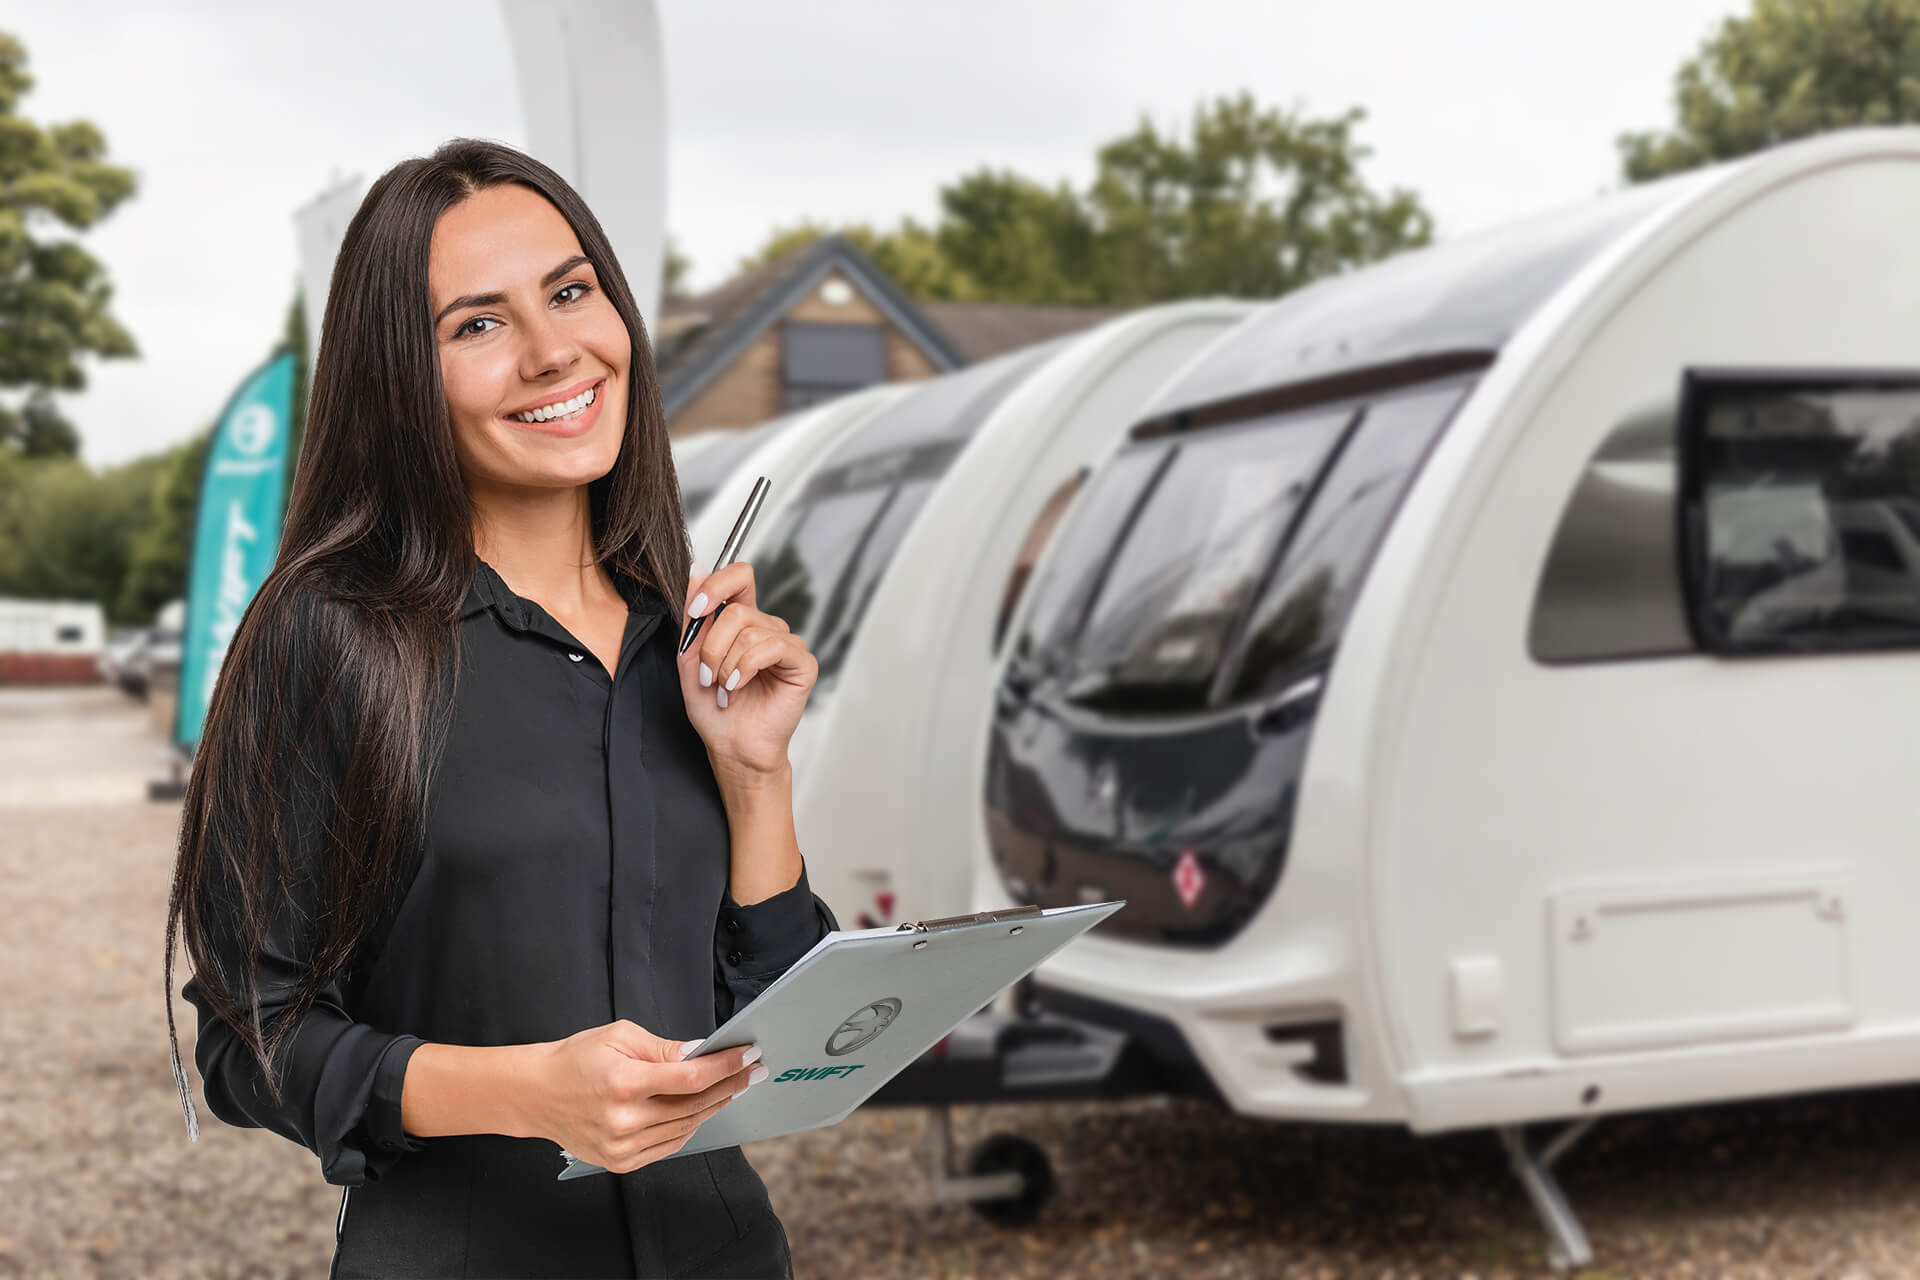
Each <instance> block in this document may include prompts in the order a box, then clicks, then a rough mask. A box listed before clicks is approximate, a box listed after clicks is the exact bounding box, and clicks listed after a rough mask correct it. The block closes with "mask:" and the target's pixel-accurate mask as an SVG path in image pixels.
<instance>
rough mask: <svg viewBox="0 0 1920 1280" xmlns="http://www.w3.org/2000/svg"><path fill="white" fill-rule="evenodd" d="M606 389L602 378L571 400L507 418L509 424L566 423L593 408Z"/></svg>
mask: <svg viewBox="0 0 1920 1280" xmlns="http://www.w3.org/2000/svg"><path fill="white" fill-rule="evenodd" d="M606 387H607V380H606V379H605V378H602V379H600V381H598V382H596V383H594V384H593V385H592V386H590V387H588V388H587V389H586V390H585V391H582V392H581V393H580V394H579V395H577V396H574V397H573V398H572V399H571V400H557V401H555V402H554V403H552V404H546V405H541V406H540V407H539V408H538V409H529V410H528V411H527V412H525V413H509V414H507V415H505V416H506V419H507V421H509V422H526V423H538V422H565V421H567V420H568V419H569V418H577V417H579V416H580V415H581V414H583V413H585V412H586V411H587V410H589V409H591V408H593V406H594V404H595V403H596V402H597V401H598V400H599V399H600V396H601V394H602V393H603V392H605V390H606Z"/></svg>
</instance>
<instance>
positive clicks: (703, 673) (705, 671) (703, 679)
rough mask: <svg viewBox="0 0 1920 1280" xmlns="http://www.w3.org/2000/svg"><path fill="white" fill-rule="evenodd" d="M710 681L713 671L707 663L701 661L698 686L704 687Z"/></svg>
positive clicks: (710, 682) (711, 680)
mask: <svg viewBox="0 0 1920 1280" xmlns="http://www.w3.org/2000/svg"><path fill="white" fill-rule="evenodd" d="M712 683H713V672H712V670H711V669H709V668H708V666H707V664H706V663H704V662H703V663H701V664H700V687H701V688H702V689H704V688H706V687H707V686H708V685H710V684H712Z"/></svg>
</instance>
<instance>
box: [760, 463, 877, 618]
mask: <svg viewBox="0 0 1920 1280" xmlns="http://www.w3.org/2000/svg"><path fill="white" fill-rule="evenodd" d="M890 492H891V490H889V489H886V488H872V489H854V490H850V491H842V492H840V493H837V494H834V495H833V496H831V497H828V498H826V499H824V500H822V501H819V502H814V503H806V504H801V505H798V506H794V507H790V508H788V510H787V512H786V515H785V518H784V519H782V520H781V521H780V523H779V524H778V525H776V526H775V527H774V528H773V529H771V530H769V531H768V534H767V543H766V545H768V546H770V547H773V548H775V550H774V551H773V552H772V554H771V555H770V556H769V557H768V558H767V560H766V562H765V564H764V565H763V566H756V568H755V570H754V577H755V578H756V580H757V582H758V586H759V589H758V591H757V592H756V593H755V594H756V595H757V596H758V598H759V602H760V608H761V609H762V610H764V611H765V612H767V613H771V614H773V615H775V616H776V617H778V618H781V619H783V620H784V621H785V622H786V624H787V625H788V626H789V627H791V628H793V630H794V633H795V634H797V635H809V634H811V632H812V630H813V628H815V627H818V626H820V625H822V624H823V623H830V622H831V621H832V619H831V617H830V616H829V615H830V613H831V612H833V610H832V609H831V608H830V601H831V599H832V597H833V594H834V588H835V587H836V586H837V585H838V584H839V582H840V580H841V578H842V577H843V576H844V575H845V573H846V568H847V565H848V563H849V562H850V561H851V560H852V559H853V557H854V556H855V555H856V554H857V553H858V552H859V549H860V542H861V535H862V534H863V533H865V532H866V530H867V529H868V527H869V526H870V525H872V523H873V520H874V517H875V516H877V515H878V514H879V512H880V507H881V505H882V504H883V503H885V502H886V500H887V497H888V495H889V493H890Z"/></svg>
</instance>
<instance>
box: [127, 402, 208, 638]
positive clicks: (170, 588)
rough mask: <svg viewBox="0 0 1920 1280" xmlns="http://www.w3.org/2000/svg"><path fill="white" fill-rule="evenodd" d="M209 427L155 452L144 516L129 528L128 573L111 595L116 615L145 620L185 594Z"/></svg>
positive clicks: (205, 460)
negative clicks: (162, 451) (184, 440)
mask: <svg viewBox="0 0 1920 1280" xmlns="http://www.w3.org/2000/svg"><path fill="white" fill-rule="evenodd" d="M212 446H213V428H212V427H208V428H207V429H206V430H204V431H202V432H200V434H198V435H196V436H194V437H193V439H191V440H188V441H186V442H185V443H183V444H178V445H175V446H174V447H173V448H171V449H169V450H167V451H166V452H165V453H163V454H159V455H157V457H156V459H155V461H156V463H157V465H156V467H155V470H154V477H153V485H152V487H151V488H150V489H149V491H148V493H147V509H146V513H145V517H144V519H143V520H142V521H141V522H140V524H139V525H138V527H137V528H135V530H134V531H133V536H132V539H131V542H130V544H129V547H128V555H127V569H126V576H125V577H124V578H123V579H122V580H121V582H120V590H119V594H118V596H116V597H114V605H113V608H112V612H113V613H114V614H115V615H116V616H117V617H124V618H126V619H129V620H136V621H145V620H147V619H150V618H152V617H153V615H154V613H155V611H157V610H158V609H159V608H160V606H161V605H163V604H165V603H166V602H167V601H169V600H177V599H179V598H180V597H181V596H184V595H185V594H186V593H187V557H188V556H189V555H191V554H192V552H193V522H194V517H195V516H196V515H197V514H198V512H199V509H200V480H201V477H202V476H204V475H205V474H206V470H207V451H208V450H209V449H211V448H212Z"/></svg>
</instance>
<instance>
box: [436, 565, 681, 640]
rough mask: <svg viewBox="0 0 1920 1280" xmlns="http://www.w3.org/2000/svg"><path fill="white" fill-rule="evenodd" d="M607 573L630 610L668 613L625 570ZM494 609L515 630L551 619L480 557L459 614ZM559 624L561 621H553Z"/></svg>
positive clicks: (660, 599) (661, 600)
mask: <svg viewBox="0 0 1920 1280" xmlns="http://www.w3.org/2000/svg"><path fill="white" fill-rule="evenodd" d="M607 573H608V576H610V577H611V578H612V579H613V585H614V586H615V587H616V588H617V589H618V590H619V592H620V594H621V596H622V597H624V598H625V600H626V602H627V611H628V612H629V613H633V612H640V613H653V612H658V613H665V612H666V611H667V604H666V600H665V599H664V598H663V597H662V596H661V595H660V593H659V592H658V591H656V590H654V589H653V588H652V587H649V586H647V585H646V584H645V583H643V582H641V581H640V580H639V579H637V578H633V577H630V576H628V575H627V574H626V573H624V572H623V571H621V570H619V569H616V568H614V567H612V566H611V565H609V566H608V568H607ZM486 609H492V610H493V611H494V613H495V614H496V615H497V616H498V617H499V619H500V621H502V622H504V623H506V624H507V626H509V627H511V628H513V629H514V630H515V631H532V630H538V629H540V623H541V622H542V620H545V621H547V622H551V621H552V619H551V618H549V617H548V614H547V611H546V610H545V609H542V608H541V607H540V606H539V605H538V604H536V603H534V602H533V601H532V600H527V599H523V598H522V597H520V596H518V595H515V594H514V591H513V588H512V587H509V586H508V585H507V582H506V579H504V578H502V577H501V576H500V575H499V573H497V572H496V571H495V570H494V567H493V566H492V565H490V564H488V563H487V562H486V561H485V560H482V559H480V558H479V557H478V556H475V557H474V561H473V579H472V580H471V581H470V582H469V583H468V584H467V599H466V603H465V605H463V606H462V607H461V610H460V617H461V619H462V620H463V621H464V620H465V619H467V618H471V617H472V616H473V615H474V614H476V613H480V612H482V611H483V610H486ZM553 625H555V626H557V625H558V624H557V623H555V624H553Z"/></svg>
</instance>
